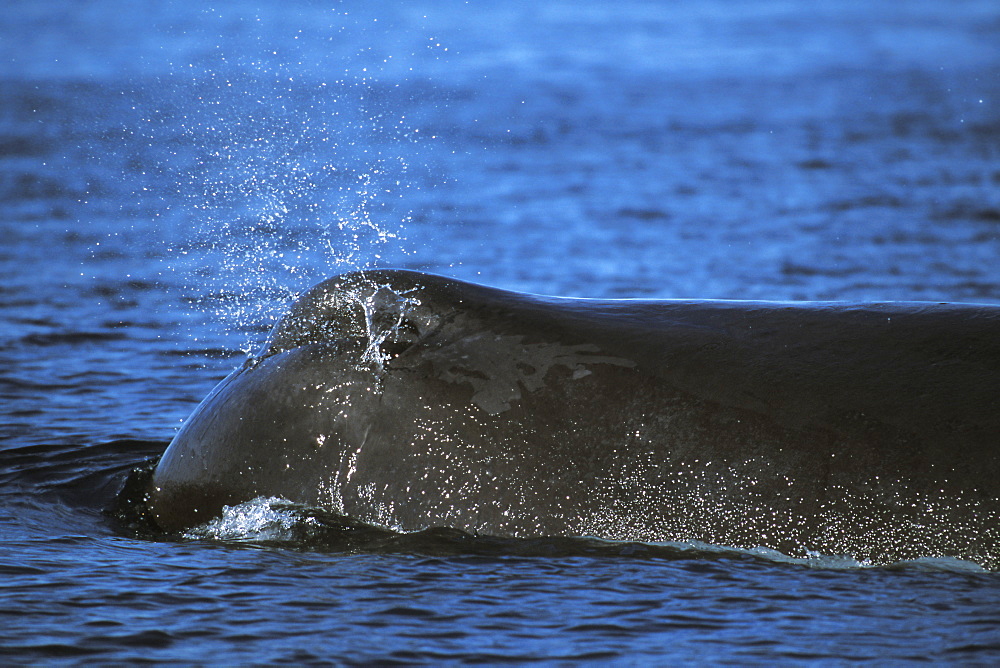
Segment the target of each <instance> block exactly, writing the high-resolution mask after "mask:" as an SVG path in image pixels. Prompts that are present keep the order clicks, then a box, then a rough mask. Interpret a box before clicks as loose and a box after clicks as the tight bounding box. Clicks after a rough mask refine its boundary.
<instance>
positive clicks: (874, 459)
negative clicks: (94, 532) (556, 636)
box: [150, 270, 1000, 560]
mask: <svg viewBox="0 0 1000 668" xmlns="http://www.w3.org/2000/svg"><path fill="white" fill-rule="evenodd" d="M998 402H1000V308H998V307H995V306H989V305H955V304H927V303H884V304H850V303H836V302H807V303H785V302H761V301H754V302H751V301H721V300H590V299H566V298H554V297H544V296H537V295H526V294H520V293H514V292H509V291H504V290H498V289H494V288H488V287H484V286H479V285H474V284H469V283H463V282H460V281H455V280H452V279H447V278H443V277H439V276H431V275H426V274H421V273H417V272H409V271H400V270H382V271H366V272H357V273H352V274H346V275H342V276H338V277H334V278H332V279H329V280H327V281H324V282H323V283H321V284H319V285H317V286H315V287H314V288H312V289H310V290H309V291H308V292H306V293H305V294H304V295H302V296H301V297H300V298H299V299H298V300H297V301H296V303H295V304H294V305H293V306H292V307H291V308H290V310H289V312H288V313H287V314H286V316H285V317H284V318H283V319H282V320H281V321H280V322H279V323H278V324H277V325H276V326H275V328H274V329H273V330H272V332H271V334H270V335H269V337H268V339H267V341H266V342H265V344H264V345H263V346H262V348H261V350H260V351H259V352H258V353H257V354H256V355H255V356H253V357H252V358H251V359H249V360H248V361H247V363H246V364H244V365H243V366H242V367H241V368H240V369H238V370H236V371H235V372H234V373H233V374H232V375H231V376H230V377H229V378H228V379H226V380H225V381H223V383H221V384H220V386H219V388H217V389H216V390H215V391H213V393H212V394H211V395H209V397H207V398H206V400H205V401H204V402H203V403H202V405H201V406H199V408H198V409H197V410H196V411H195V413H194V414H193V415H192V417H191V418H190V419H189V420H188V422H187V423H186V424H185V426H184V427H183V428H182V430H181V431H180V432H179V433H178V435H177V437H176V438H175V439H174V440H173V442H172V443H171V445H170V447H169V448H168V450H167V452H166V453H165V454H164V457H163V459H162V460H161V462H160V464H159V466H158V467H157V470H156V472H155V474H154V479H153V487H152V488H151V494H150V497H151V509H152V513H153V515H154V517H155V518H156V519H157V521H158V522H159V523H160V524H161V526H164V527H167V528H177V527H183V526H190V525H191V524H192V523H195V522H196V521H199V520H203V519H204V518H205V517H206V516H208V515H211V514H212V513H216V512H218V511H219V510H220V509H221V506H222V505H223V504H232V503H238V502H240V501H246V500H249V499H251V498H254V497H256V496H281V497H284V498H287V499H290V500H293V501H299V502H303V503H310V504H318V505H321V506H324V507H327V508H330V509H332V510H335V511H336V512H340V513H343V514H345V515H349V516H351V517H353V518H356V519H360V520H362V521H366V522H372V523H375V524H381V525H385V526H390V527H393V528H397V529H401V530H415V529H422V528H426V527H429V526H451V527H455V528H459V529H463V530H467V531H473V532H478V533H488V534H494V535H505V536H535V535H595V536H600V537H604V538H615V539H627V540H687V539H697V540H703V541H705V542H714V543H720V544H728V545H742V546H748V547H755V546H758V545H767V546H770V547H774V548H776V549H782V550H784V551H787V552H790V553H802V552H804V551H807V550H817V551H824V552H827V553H845V552H847V553H851V554H855V555H856V556H859V557H865V558H872V559H882V558H900V557H905V556H922V555H926V554H951V555H959V556H961V555H979V557H977V558H981V560H982V559H986V560H988V559H990V558H996V559H998V560H1000V554H997V552H998V551H1000V547H998V546H1000V538H998V531H1000V520H998V517H1000V508H998V501H997V500H998V498H1000V445H998V444H1000V403H998ZM984 554H985V555H987V557H983V556H982V555H984ZM989 555H993V556H989Z"/></svg>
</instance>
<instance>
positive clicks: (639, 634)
mask: <svg viewBox="0 0 1000 668" xmlns="http://www.w3.org/2000/svg"><path fill="white" fill-rule="evenodd" d="M483 4H484V3H462V2H420V1H417V2H406V3H403V2H388V1H386V2H350V1H348V2H328V3H322V2H320V3H314V2H310V3H305V2H299V3H296V2H278V1H277V0H268V1H264V2H259V3H256V4H250V3H241V2H234V1H229V2H218V3H212V5H211V8H209V7H208V6H201V5H200V4H199V3H190V4H185V3H179V2H176V3H172V2H164V3H156V4H155V6H153V5H148V4H147V3H132V2H126V1H125V0H119V1H113V0H96V1H94V2H87V3H80V2H72V1H70V0H64V1H62V2H47V3H39V2H33V1H30V0H8V2H6V3H4V4H3V6H2V7H0V323H2V324H0V573H2V574H3V578H2V580H0V616H2V617H3V621H2V623H0V656H2V657H3V658H4V660H5V661H17V662H45V663H50V662H68V663H75V662H88V663H93V662H98V663H108V662H124V661H139V660H147V661H179V662H186V663H210V662H225V663H273V662H279V661H285V662H296V663H299V662H316V663H325V662H329V663H343V664H354V663H418V664H419V663H433V664H438V663H462V662H489V663H502V662H539V661H541V662H552V663H560V662H562V663H582V662H595V663H598V662H599V663H607V662H616V663H622V664H647V663H651V662H656V663H678V662H691V663H694V662H697V663H704V662H730V663H750V662H755V663H765V662H766V663H772V662H795V663H797V662H802V661H808V660H821V661H828V662H834V663H837V662H848V661H852V660H865V661H879V662H892V663H895V662H906V661H914V662H915V661H921V660H931V661H935V662H942V663H993V662H996V661H998V660H1000V615H998V612H997V611H998V607H997V604H996V602H997V600H1000V580H998V579H997V575H996V574H995V573H989V572H984V571H982V569H979V568H977V567H976V566H975V565H974V564H967V563H958V562H940V561H934V560H920V561H917V562H915V563H905V564H897V565H894V566H891V567H888V568H868V567H866V565H865V564H861V563H857V562H854V561H853V560H851V559H849V558H842V557H838V555H817V556H816V557H814V558H812V559H805V560H790V559H785V558H783V557H782V556H781V555H778V554H774V553H764V552H743V551H736V550H726V549H721V547H719V546H698V545H635V544H624V545H619V544H607V543H600V542H595V541H592V540H586V539H580V540H570V541H564V540H559V541H556V540H539V541H526V542H518V541H492V540H490V539H489V538H487V537H482V538H473V537H469V536H465V535H455V534H453V533H449V532H447V531H430V532H425V533H424V534H418V535H412V536H396V535H391V534H386V533H385V532H378V531H374V530H372V531H368V530H366V529H364V528H358V527H346V528H345V527H338V526H325V525H324V526H325V529H324V531H323V532H321V533H320V534H316V533H315V532H313V530H312V528H310V527H314V526H315V525H314V523H315V522H316V521H317V520H316V518H310V519H309V520H308V521H306V520H302V519H301V518H299V519H296V518H297V517H298V516H297V515H296V512H295V511H294V510H287V509H286V510H284V511H282V510H280V509H278V510H277V511H276V510H273V509H270V508H267V507H257V508H244V509H242V510H241V511H240V513H242V514H240V513H237V515H236V516H234V517H230V518H228V519H227V523H223V524H222V525H220V526H217V527H216V528H215V529H213V530H206V531H204V532H202V533H200V534H198V535H195V536H191V537H188V538H181V537H165V536H156V535H149V534H147V533H143V532H141V531H138V532H137V531H136V530H135V529H134V527H132V525H131V524H130V523H129V521H128V516H127V512H124V511H123V510H122V508H121V505H120V504H118V505H116V501H115V499H116V497H117V495H118V491H119V490H120V489H121V487H122V485H124V484H125V481H126V479H128V478H129V475H130V471H132V469H133V468H135V467H136V466H139V465H141V464H142V463H143V462H146V461H148V460H150V459H151V458H155V457H156V456H158V455H159V453H160V452H162V450H163V449H164V447H165V446H166V443H167V442H168V441H169V440H170V438H171V437H172V435H173V433H175V431H176V429H177V428H178V426H179V425H180V423H181V421H182V420H183V419H184V418H185V417H186V416H187V414H189V413H190V411H191V410H192V409H193V408H194V406H195V405H196V404H197V402H198V401H200V399H201V398H202V397H203V396H204V395H205V394H206V393H207V392H208V391H209V389H210V388H211V387H212V386H213V385H214V383H215V382H217V381H218V380H219V379H220V378H221V377H222V376H224V375H225V374H226V373H227V372H228V371H229V370H230V369H231V368H233V367H234V366H235V365H236V364H238V363H239V362H240V360H241V359H242V356H243V355H244V353H245V352H246V351H248V350H251V349H252V348H253V347H255V346H256V345H258V344H259V343H260V342H261V340H262V338H263V336H264V334H265V333H266V331H267V329H268V328H269V326H270V325H271V324H272V323H273V321H274V318H275V317H276V316H277V315H278V314H279V313H280V311H281V308H283V306H285V305H287V303H288V301H289V299H290V298H291V296H292V295H294V294H295V293H297V292H299V291H302V290H304V289H305V288H307V287H308V286H309V285H311V284H312V283H314V282H316V281H318V280H321V279H322V278H325V277H326V276H329V275H331V274H334V273H337V272H340V271H345V270H349V269H353V268H356V267H363V266H399V267H406V268H411V269H419V270H424V271H432V272H436V273H441V274H445V275H449V276H454V277H457V278H462V279H466V280H475V281H479V282H483V283H486V284H489V285H494V286H497V287H503V288H510V289H516V290H524V291H530V292H536V293H547V294H559V295H568V296H588V297H628V296H642V297H696V298H761V299H844V300H892V299H916V300H941V301H946V300H947V301H976V302H992V303H1000V8H998V7H997V5H996V3H995V2H993V1H987V0H982V1H976V0H960V1H956V2H949V3H935V2H919V1H915V2H907V3H905V4H901V3H896V2H889V1H888V0H885V1H875V2H871V1H867V2H861V1H853V0H847V1H845V2H838V3H827V4H821V5H817V4H816V3H807V2H793V1H791V0H787V1H779V0H771V1H769V0H752V1H748V2H740V3H730V2H721V1H718V2H716V1H699V2H694V1H693V0H692V1H687V0H684V1H680V2H651V1H646V2H640V1H627V0H625V1H621V2H615V3H606V2H598V1H596V0H576V1H574V2H559V1H552V2H546V3H535V2H522V1H519V0H513V1H511V2H506V3H499V4H494V5H490V6H489V7H484V6H482V5H483ZM477 5H478V6H477ZM133 475H134V474H133ZM580 493H581V494H585V493H586V490H580ZM125 510H126V511H127V508H126V509H125ZM123 512H124V514H123ZM255 513H257V514H255Z"/></svg>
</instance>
